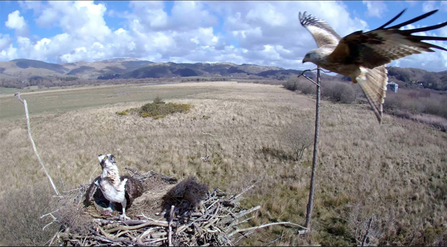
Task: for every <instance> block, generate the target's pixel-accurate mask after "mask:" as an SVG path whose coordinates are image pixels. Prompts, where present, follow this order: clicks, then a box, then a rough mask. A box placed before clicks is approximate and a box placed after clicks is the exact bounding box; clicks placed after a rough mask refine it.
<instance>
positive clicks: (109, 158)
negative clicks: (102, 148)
mask: <svg viewBox="0 0 447 247" xmlns="http://www.w3.org/2000/svg"><path fill="white" fill-rule="evenodd" d="M98 160H99V164H100V165H101V168H103V169H104V167H107V166H110V165H114V164H115V163H116V162H115V156H114V155H113V154H100V155H98Z"/></svg>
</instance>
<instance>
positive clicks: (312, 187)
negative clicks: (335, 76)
mask: <svg viewBox="0 0 447 247" xmlns="http://www.w3.org/2000/svg"><path fill="white" fill-rule="evenodd" d="M306 78H307V77H306ZM315 84H316V86H317V92H316V93H317V99H316V111H315V136H314V153H313V159H312V174H311V176H310V190H309V201H308V203H307V214H306V225H305V227H306V228H307V229H309V230H310V222H311V219H312V208H313V200H314V190H315V170H316V168H317V155H318V135H319V133H318V132H319V127H320V93H321V90H320V67H318V68H317V82H316V83H315Z"/></svg>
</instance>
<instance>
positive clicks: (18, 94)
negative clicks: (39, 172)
mask: <svg viewBox="0 0 447 247" xmlns="http://www.w3.org/2000/svg"><path fill="white" fill-rule="evenodd" d="M14 96H16V97H17V98H18V99H19V100H20V102H22V103H23V105H24V106H25V116H26V126H27V128H28V136H29V139H30V141H31V144H32V146H33V150H34V153H35V154H36V156H37V160H38V161H39V163H40V165H41V166H42V168H43V171H44V172H45V175H47V177H48V180H50V184H51V187H53V190H54V192H55V193H56V195H58V196H59V195H60V194H59V191H57V189H56V185H54V183H53V179H51V176H50V174H49V173H48V171H47V169H46V168H45V166H44V164H43V162H42V160H41V159H40V156H39V153H37V148H36V144H35V143H34V140H33V136H32V135H31V126H30V123H29V114H28V104H27V103H26V100H24V99H22V98H20V93H19V92H17V93H15V94H14Z"/></svg>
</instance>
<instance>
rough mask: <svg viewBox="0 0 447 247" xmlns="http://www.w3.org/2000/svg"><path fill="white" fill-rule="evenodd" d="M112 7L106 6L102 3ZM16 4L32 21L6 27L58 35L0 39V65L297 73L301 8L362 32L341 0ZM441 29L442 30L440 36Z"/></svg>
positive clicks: (309, 45)
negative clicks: (210, 66) (154, 65)
mask: <svg viewBox="0 0 447 247" xmlns="http://www.w3.org/2000/svg"><path fill="white" fill-rule="evenodd" d="M112 4H113V3H112V2H107V6H111V5H112ZM364 4H365V5H366V6H367V7H368V10H369V12H370V14H371V15H373V16H382V14H383V13H384V11H387V8H386V5H385V3H383V2H364ZM22 5H23V8H26V9H32V10H33V11H34V17H33V18H35V19H26V20H25V19H24V17H22V16H20V13H19V12H17V14H14V15H15V16H14V17H11V22H10V23H9V24H8V25H10V26H13V27H20V26H21V25H19V23H20V20H21V21H22V23H25V26H27V25H26V21H28V22H31V21H35V22H36V24H37V25H38V26H39V27H43V28H46V29H51V28H54V27H58V28H60V29H61V30H62V32H60V33H59V34H56V35H53V36H42V37H41V36H38V37H37V38H35V37H33V38H29V37H28V38H25V37H22V38H18V37H15V41H14V39H13V38H11V37H9V36H8V35H2V34H0V51H1V52H0V60H10V59H14V58H18V57H25V58H30V59H39V60H43V61H50V62H76V61H95V60H102V59H110V58H114V57H133V58H139V59H148V60H152V61H155V62H162V61H172V62H233V63H237V64H240V63H254V64H259V65H272V66H279V67H284V68H294V69H304V68H312V65H311V64H305V65H303V64H302V63H301V59H302V58H303V56H304V55H305V54H306V53H307V52H308V51H309V50H311V49H314V48H316V44H315V41H314V39H313V38H312V36H311V35H310V33H309V32H308V31H307V30H306V29H305V28H303V27H302V26H301V25H300V24H299V21H298V12H304V11H307V12H308V13H309V14H312V15H315V16H316V17H317V18H320V19H323V20H325V21H326V22H327V23H329V24H330V25H331V26H332V27H333V28H334V30H336V31H337V32H338V33H339V34H340V36H345V35H347V34H349V33H352V32H354V31H357V30H366V31H367V30H368V28H369V27H368V24H367V23H366V22H365V21H364V20H362V19H361V18H362V17H355V16H352V15H350V14H349V13H350V12H353V11H352V10H351V11H349V10H348V7H347V6H346V5H345V4H344V3H342V2H333V1H319V2H311V1H295V2H294V1H272V2H252V1H239V2H237V1H231V2H220V1H210V2H201V1H192V2H186V1H177V2H173V4H172V9H171V10H168V9H167V8H166V7H167V6H166V5H165V3H164V2H155V1H147V2H146V1H132V2H129V9H128V10H125V11H121V12H120V11H119V10H116V9H115V10H110V9H107V6H106V5H105V4H101V3H95V2H92V1H80V2H68V1H62V2H54V1H49V2H45V3H41V2H39V4H31V2H23V3H22ZM322 10H324V11H322ZM13 13H14V12H13ZM13 13H11V14H13ZM104 15H107V17H108V19H104ZM117 18H119V19H120V21H121V22H120V23H119V24H118V25H117V24H116V23H117V21H116V20H113V22H111V23H106V20H110V19H117ZM12 20H16V22H13V21H12ZM5 24H6V23H5ZM444 32H445V33H447V29H446V30H442V31H441V34H442V33H444ZM33 33H34V32H33ZM37 33H38V32H37ZM430 35H431V34H430ZM434 54H435V56H433V54H431V55H430V56H429V55H427V57H425V56H426V55H425V54H423V55H420V56H419V57H417V58H413V57H411V59H406V60H403V61H402V62H401V64H405V65H413V66H412V67H419V66H422V65H421V64H422V63H425V65H424V66H427V68H430V67H431V66H432V67H433V68H435V67H437V68H438V67H439V68H442V66H445V61H447V60H446V57H444V55H441V54H440V52H436V53H434ZM436 59H437V61H434V60H436ZM432 60H433V61H432Z"/></svg>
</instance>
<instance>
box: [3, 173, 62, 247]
mask: <svg viewBox="0 0 447 247" xmlns="http://www.w3.org/2000/svg"><path fill="white" fill-rule="evenodd" d="M51 193H52V191H51V188H50V186H49V185H48V184H47V183H46V181H45V183H38V184H35V185H34V186H33V187H31V186H23V187H22V188H20V189H13V188H11V189H10V190H8V191H6V192H5V193H4V194H3V196H2V197H1V199H0V215H1V217H2V220H0V235H1V242H2V244H6V245H10V246H20V245H21V246H26V245H41V246H43V245H45V244H46V243H47V241H48V240H50V239H51V237H52V236H53V235H54V232H55V231H56V229H57V227H58V225H57V224H53V225H49V226H47V227H45V226H46V225H47V224H48V223H49V222H51V218H50V217H44V218H41V216H42V215H44V214H46V213H48V212H51V211H52V210H54V208H56V205H55V203H56V200H55V199H54V198H53V197H52V195H51ZM44 227H45V229H43V228H44Z"/></svg>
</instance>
